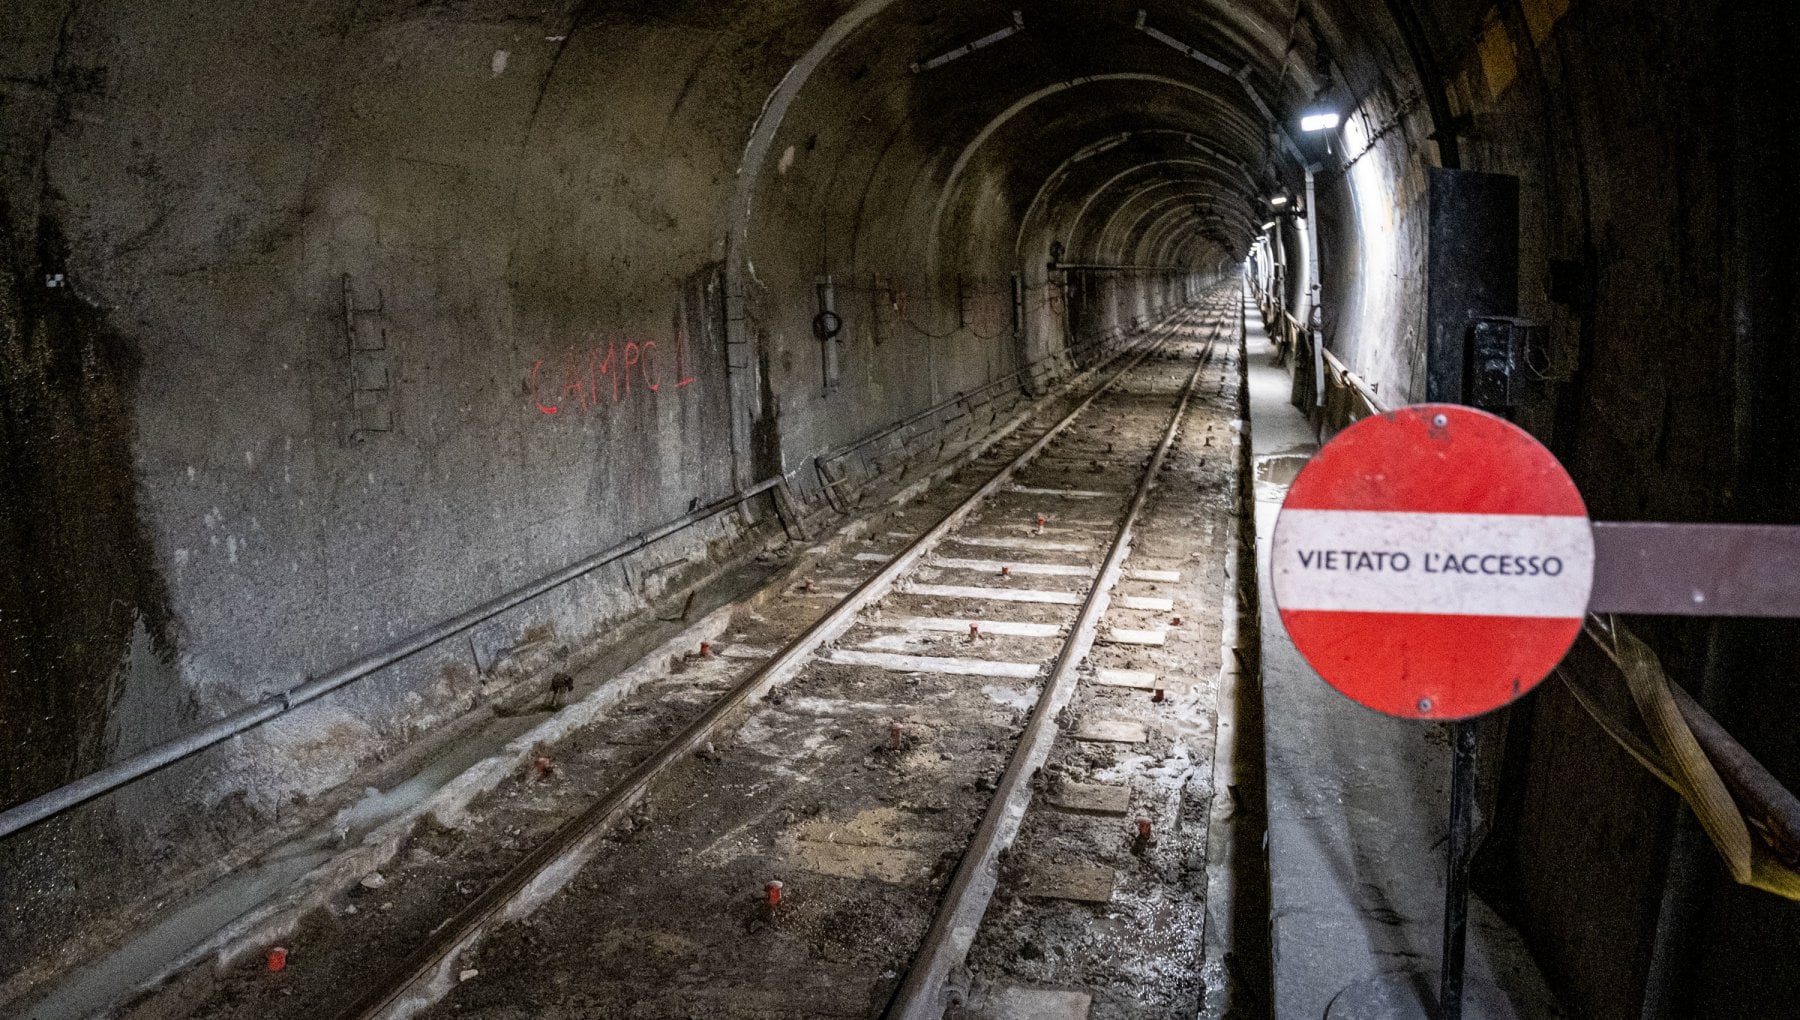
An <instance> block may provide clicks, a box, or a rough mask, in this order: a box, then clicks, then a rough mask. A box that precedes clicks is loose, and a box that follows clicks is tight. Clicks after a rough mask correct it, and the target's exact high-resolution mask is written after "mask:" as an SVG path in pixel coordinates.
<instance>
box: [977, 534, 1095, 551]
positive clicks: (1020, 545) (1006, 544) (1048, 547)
mask: <svg viewBox="0 0 1800 1020" xmlns="http://www.w3.org/2000/svg"><path fill="white" fill-rule="evenodd" d="M948 541H951V542H955V543H956V544H957V545H972V546H975V547H977V548H981V549H1017V550H1018V551H1020V552H1059V553H1062V552H1073V553H1079V552H1093V551H1094V545H1093V543H1092V542H1053V541H1050V540H1048V539H1043V538H988V537H983V536H979V535H952V536H950V538H949V539H948Z"/></svg>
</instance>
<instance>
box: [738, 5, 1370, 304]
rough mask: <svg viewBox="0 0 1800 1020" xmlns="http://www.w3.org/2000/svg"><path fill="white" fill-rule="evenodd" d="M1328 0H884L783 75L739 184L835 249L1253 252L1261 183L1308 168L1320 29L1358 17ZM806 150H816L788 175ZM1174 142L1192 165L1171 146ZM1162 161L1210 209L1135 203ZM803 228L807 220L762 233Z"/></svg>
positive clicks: (1339, 35)
mask: <svg viewBox="0 0 1800 1020" xmlns="http://www.w3.org/2000/svg"><path fill="white" fill-rule="evenodd" d="M1329 6H1330V5H1327V7H1329ZM1334 13H1336V12H1335V11H1333V10H1325V11H1323V12H1321V11H1319V10H1315V9H1314V8H1312V7H1308V8H1306V9H1305V10H1304V11H1303V10H1302V9H1301V8H1299V7H1296V6H1293V5H1290V4H1287V3H1282V2H1261V3H1248V4H1225V3H1199V4H1195V3H1179V2H1173V0H1163V2H1144V3H1139V2H1111V3H1079V2H1075V0H1037V2H1021V3H1018V4H1011V3H975V4H957V5H942V4H932V3H928V2H925V0H868V2H865V3H863V4H861V5H858V6H856V7H855V8H852V9H851V10H850V11H849V12H848V13H846V14H845V15H844V17H843V18H842V19H841V20H840V22H839V24H838V28H837V29H836V30H834V32H833V33H827V37H826V39H825V40H822V41H821V44H820V45H819V46H818V47H815V52H814V53H813V54H812V55H811V58H810V60H809V61H803V62H802V64H801V65H800V66H799V67H797V69H796V71H797V73H798V79H797V80H791V81H788V82H784V84H783V86H782V90H785V92H786V94H785V95H784V94H783V92H782V91H781V90H778V94H777V96H776V98H775V100H774V101H772V102H771V104H770V114H769V116H770V117H771V118H773V119H774V120H775V121H777V122H776V123H770V124H765V125H761V126H760V130H762V131H763V132H764V134H765V135H766V137H767V139H768V141H767V142H766V143H765V144H764V145H763V146H762V147H761V148H760V150H759V147H758V144H757V142H756V141H755V140H754V139H753V141H752V145H751V147H750V149H749V150H748V151H747V153H746V159H747V161H748V163H747V166H746V170H747V171H748V172H747V173H746V174H744V175H743V179H742V180H741V181H740V190H747V191H752V192H755V193H756V194H757V195H762V196H764V197H755V198H754V200H753V201H754V203H755V204H756V205H757V207H758V212H759V214H761V216H762V218H761V219H759V221H758V222H760V223H763V224H764V225H765V226H767V225H772V224H774V223H776V222H781V221H784V218H788V219H791V218H793V214H795V213H800V214H801V215H800V216H799V217H798V218H799V219H801V220H805V221H810V222H813V223H815V224H816V229H817V239H818V240H819V241H821V242H822V245H823V249H824V250H823V252H822V254H821V261H822V262H829V263H832V264H837V263H838V262H840V261H848V262H849V263H851V264H853V265H858V266H861V265H863V264H865V263H870V262H871V260H876V259H879V260H882V261H885V262H889V263H893V262H901V261H904V262H908V263H909V264H918V265H923V266H925V267H927V270H928V272H930V273H933V274H935V273H936V272H939V271H942V270H944V269H945V268H946V267H948V266H952V265H956V266H966V265H968V264H969V262H970V260H972V259H979V258H981V257H982V255H981V254H980V253H986V257H987V258H988V259H990V260H991V259H992V258H993V254H992V253H993V252H994V251H996V250H1004V251H1009V252H1011V253H1013V258H1014V261H1015V262H1016V263H1018V264H1030V263H1032V262H1033V261H1035V260H1037V259H1038V258H1040V257H1041V256H1040V255H1038V254H1037V252H1038V251H1039V250H1040V249H1047V248H1048V245H1049V244H1050V242H1051V241H1052V240H1059V241H1061V242H1062V243H1064V244H1065V246H1066V248H1067V250H1068V251H1069V252H1071V253H1077V252H1079V253H1080V255H1081V258H1083V259H1086V260H1090V261H1093V262H1108V261H1122V260H1125V259H1126V258H1128V257H1129V256H1130V253H1136V257H1146V255H1145V253H1156V254H1158V255H1159V256H1160V257H1168V256H1169V255H1170V254H1171V253H1176V252H1180V253H1182V254H1183V257H1189V258H1195V257H1200V256H1201V255H1203V254H1205V253H1210V256H1227V257H1230V258H1232V259H1237V258H1241V257H1243V254H1244V252H1245V251H1247V249H1248V246H1249V244H1250V241H1251V240H1252V237H1253V235H1254V232H1255V230H1256V225H1257V223H1258V222H1259V221H1260V220H1261V219H1262V217H1263V215H1264V214H1265V213H1266V207H1263V208H1259V207H1258V203H1259V202H1260V200H1261V196H1263V195H1266V194H1267V193H1268V192H1270V191H1272V190H1274V189H1275V188H1276V187H1277V183H1276V182H1278V181H1286V180H1291V179H1292V177H1293V176H1294V175H1295V171H1296V169H1297V166H1296V163H1295V159H1294V157H1295V156H1297V155H1299V154H1298V153H1297V152H1296V151H1295V150H1294V149H1293V147H1292V145H1290V144H1288V143H1287V142H1286V141H1284V140H1283V139H1282V138H1281V137H1279V135H1278V134H1277V131H1278V130H1280V129H1282V128H1283V127H1284V126H1285V125H1286V124H1288V123H1289V122H1291V121H1292V119H1293V117H1294V115H1295V113H1296V112H1297V110H1298V109H1299V108H1300V107H1301V106H1302V105H1304V104H1305V103H1307V102H1308V101H1309V100H1310V99H1311V98H1312V96H1313V94H1314V91H1315V90H1316V89H1317V87H1318V86H1319V84H1320V83H1321V82H1329V80H1330V74H1329V70H1328V68H1329V67H1330V66H1332V63H1331V61H1330V60H1329V59H1328V57H1329V55H1328V54H1325V55H1322V54H1321V52H1320V51H1319V44H1318V41H1317V40H1318V38H1319V37H1331V38H1336V39H1339V40H1340V45H1351V44H1352V41H1351V40H1350V39H1349V37H1348V36H1347V35H1346V33H1344V32H1342V31H1333V30H1331V28H1330V27H1328V28H1326V29H1321V28H1320V27H1318V24H1317V23H1318V22H1319V21H1321V20H1322V21H1325V22H1326V23H1327V24H1328V26H1341V25H1345V24H1349V25H1353V26H1354V25H1355V24H1356V22H1355V21H1352V20H1350V19H1346V18H1341V17H1332V16H1331V15H1332V14H1334ZM1322 74H1323V77H1322V76H1321V75H1322ZM791 77H792V76H791ZM759 151H760V158H761V159H762V163H761V164H758V162H757V160H758V159H759ZM796 152H798V153H800V154H802V155H803V156H804V155H806V154H812V153H815V152H816V153H817V154H818V156H819V157H821V158H819V159H818V160H817V161H816V163H814V164H813V165H811V166H809V167H808V168H807V169H806V170H805V171H803V172H801V173H796V174H793V175H792V176H789V173H788V172H789V167H790V164H793V163H794V160H795V153H796ZM1178 156H1179V158H1182V159H1185V161H1186V162H1185V164H1184V165H1180V166H1175V165H1173V164H1171V162H1170V161H1171V160H1174V159H1176V158H1178ZM1153 165H1154V166H1160V167H1161V169H1159V170H1155V171H1151V170H1148V169H1146V173H1147V174H1149V176H1150V178H1153V179H1155V180H1159V181H1166V182H1168V183H1166V184H1165V185H1164V186H1165V187H1167V188H1169V189H1170V194H1175V193H1180V194H1183V195H1184V196H1186V197H1187V198H1188V199H1190V200H1191V201H1190V203H1189V204H1190V208H1192V209H1194V210H1195V211H1196V214H1195V215H1192V216H1187V217H1174V216H1170V215H1167V211H1166V210H1164V212H1163V214H1161V215H1157V216H1141V215H1129V214H1126V212H1125V211H1126V209H1127V208H1128V207H1130V206H1132V205H1134V204H1135V203H1141V202H1142V201H1143V200H1144V194H1143V188H1144V187H1145V186H1146V180H1145V179H1143V178H1134V177H1133V175H1131V174H1130V173H1129V172H1128V171H1131V170H1133V169H1134V168H1137V167H1143V168H1149V167H1152V166H1153ZM770 169H775V171H776V172H775V173H770V172H769V170H770ZM1177 181H1179V182H1181V185H1177V184H1175V183H1174V182H1177ZM765 182H766V183H765ZM1183 186H1185V187H1186V188H1187V190H1185V191H1179V192H1178V191H1176V190H1175V189H1177V188H1178V187H1183ZM759 189H766V190H759ZM1162 197H1168V196H1167V195H1165V196H1162ZM744 205H745V206H746V207H749V206H750V205H752V200H750V199H746V201H745V202H744ZM764 210H766V212H765V211H764ZM1121 222H1122V223H1124V224H1126V225H1127V226H1126V227H1124V228H1120V227H1119V224H1120V223H1121ZM746 226H748V223H747V224H746ZM1108 227H1110V228H1112V229H1106V228H1108ZM1171 229H1172V230H1174V231H1175V232H1176V233H1177V234H1179V235H1180V238H1181V240H1182V241H1183V242H1185V241H1190V240H1191V241H1193V242H1195V243H1192V244H1189V243H1177V242H1176V240H1175V239H1172V238H1171V237H1169V236H1168V233H1169V231H1170V230H1171ZM750 232H751V233H752V234H753V235H757V234H758V231H757V230H754V229H753V230H751V231H750ZM794 240H812V239H811V238H805V239H796V238H794V237H792V236H791V235H790V236H787V237H779V238H774V239H771V240H769V241H768V242H766V243H772V244H784V243H790V242H792V241H794ZM987 268H990V269H992V270H994V271H999V270H1001V269H1003V268H1006V267H1002V266H999V265H994V266H990V267H987Z"/></svg>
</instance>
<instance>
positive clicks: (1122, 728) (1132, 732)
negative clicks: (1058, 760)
mask: <svg viewBox="0 0 1800 1020" xmlns="http://www.w3.org/2000/svg"><path fill="white" fill-rule="evenodd" d="M1075 739H1076V740H1089V741H1094V742H1097V743H1106V744H1141V743H1143V742H1144V741H1146V740H1149V739H1150V731H1149V730H1148V729H1146V728H1145V727H1144V724H1143V723H1140V722H1131V721H1129V720H1125V719H1084V720H1082V722H1081V725H1080V727H1078V728H1077V729H1076V730H1075Z"/></svg>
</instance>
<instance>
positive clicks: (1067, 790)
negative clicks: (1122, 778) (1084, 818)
mask: <svg viewBox="0 0 1800 1020" xmlns="http://www.w3.org/2000/svg"><path fill="white" fill-rule="evenodd" d="M1045 799H1046V800H1047V801H1049V803H1050V806H1051V807H1054V808H1057V809H1058V810H1062V811H1068V812H1070V813H1071V814H1077V815H1123V814H1125V813H1126V812H1127V811H1129V810H1130V809H1131V787H1129V786H1124V785H1120V786H1109V785H1106V784H1104V783H1060V784H1058V785H1057V786H1056V787H1054V788H1053V789H1051V790H1050V792H1049V793H1048V794H1046V795H1045Z"/></svg>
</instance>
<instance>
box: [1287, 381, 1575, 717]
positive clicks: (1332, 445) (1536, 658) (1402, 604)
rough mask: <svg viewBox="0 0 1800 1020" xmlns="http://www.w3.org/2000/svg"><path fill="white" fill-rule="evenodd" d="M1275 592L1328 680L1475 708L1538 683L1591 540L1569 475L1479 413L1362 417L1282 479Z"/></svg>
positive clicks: (1558, 648)
mask: <svg viewBox="0 0 1800 1020" xmlns="http://www.w3.org/2000/svg"><path fill="white" fill-rule="evenodd" d="M1270 550H1271V551H1270V574H1271V580H1272V581H1273V585H1274V593H1275V604H1276V606H1277V607H1279V609H1280V610H1281V622H1282V623H1283V624H1284V625H1286V627H1287V630H1288V634H1289V636H1291V637H1292V638H1293V640H1294V646H1295V647H1296V648H1298V649H1299V650H1300V654H1301V655H1303V656H1305V657H1306V661H1307V662H1308V663H1311V664H1312V667H1313V669H1315V670H1317V671H1318V673H1319V675H1320V676H1321V677H1323V678H1324V679H1325V681H1326V682H1327V683H1329V684H1331V685H1332V686H1333V687H1336V688H1337V689H1338V690H1339V691H1340V692H1342V693H1343V694H1344V695H1345V696H1347V697H1349V698H1351V699H1353V700H1355V701H1357V702H1358V703H1360V704H1363V705H1366V706H1368V707H1369V708H1373V709H1375V710H1376V711H1379V712H1386V713H1387V714H1389V715H1397V716H1404V717H1407V718H1413V719H1466V718H1468V717H1469V716H1474V715H1480V714H1482V713H1484V712H1491V711H1493V710H1494V709H1496V708H1500V707H1501V706H1503V705H1506V704H1507V703H1509V702H1511V701H1513V700H1514V699H1515V698H1518V697H1519V696H1520V695H1522V694H1524V693H1525V692H1526V691H1529V690H1530V689H1531V688H1533V687H1535V686H1537V684H1538V682H1539V681H1541V680H1543V679H1544V677H1545V676H1547V675H1549V673H1550V670H1551V669H1552V668H1554V667H1555V666H1556V664H1557V662H1559V661H1561V659H1562V657H1563V655H1564V653H1566V652H1567V651H1568V650H1569V645H1570V644H1571V643H1572V642H1573V641H1574V640H1575V635H1576V634H1578V633H1579V632H1580V630H1581V621H1582V617H1583V615H1584V614H1585V613H1586V611H1587V601H1588V592H1589V589H1590V588H1592V586H1593V579H1594V538H1593V532H1592V530H1591V529H1590V527H1589V524H1588V518H1587V507H1586V505H1585V504H1583V503H1582V501H1581V493H1580V492H1578V491H1577V490H1576V488H1575V483H1574V482H1573V481H1572V480H1571V479H1570V478H1569V474H1568V472H1566V471H1564V470H1563V467H1562V465H1561V464H1559V463H1557V461H1556V458H1555V457H1554V456H1552V455H1551V453H1550V451H1549V450H1546V449H1544V447H1543V445H1542V444H1540V443H1539V442H1538V441H1537V440H1535V439H1533V438H1532V437H1531V436H1530V435H1529V434H1528V433H1526V432H1525V430H1523V429H1521V428H1519V427H1518V426H1516V425H1513V424H1512V423H1510V422H1508V421H1506V420H1504V419H1502V418H1497V417H1495V416H1494V415H1491V414H1488V413H1486V412H1484V411H1477V410H1475V409H1474V408H1469V407H1460V406H1457V405H1454V404H1419V405H1415V406H1412V407H1403V408H1401V409H1399V410H1397V411H1393V412H1391V413H1389V414H1384V415H1380V416H1377V417H1374V418H1365V419H1363V420H1362V421H1359V422H1357V423H1356V424H1354V425H1351V426H1350V427H1349V428H1347V429H1345V430H1344V431H1342V432H1340V433H1338V435H1337V436H1336V437H1335V438H1333V439H1332V440H1331V442H1329V443H1327V444H1325V447H1324V449H1322V450H1320V451H1319V452H1318V454H1317V455H1315V456H1314V457H1313V458H1312V460H1311V461H1310V462H1309V463H1308V464H1307V465H1306V467H1305V468H1304V469H1303V470H1302V471H1301V472H1300V475H1299V477H1297V478H1296V479H1295V480H1294V484H1293V486H1292V487H1291V488H1289V489H1288V494H1287V499H1286V500H1285V501H1283V503H1282V506H1281V515H1280V517H1278V518H1277V519H1276V521H1275V534H1274V538H1273V540H1272V541H1271V543H1270Z"/></svg>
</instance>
